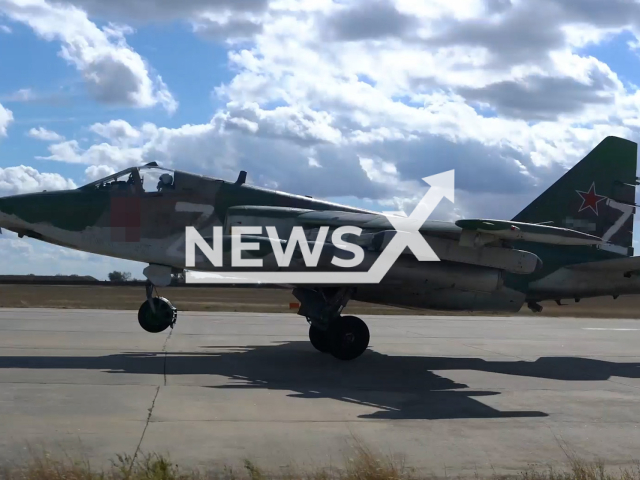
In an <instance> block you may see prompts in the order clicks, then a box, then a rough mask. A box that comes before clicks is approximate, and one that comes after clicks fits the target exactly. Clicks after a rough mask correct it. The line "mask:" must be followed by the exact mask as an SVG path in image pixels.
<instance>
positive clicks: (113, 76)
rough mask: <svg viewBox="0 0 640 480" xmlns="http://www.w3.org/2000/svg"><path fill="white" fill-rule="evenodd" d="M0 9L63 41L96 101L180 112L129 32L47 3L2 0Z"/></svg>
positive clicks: (63, 54) (41, 33)
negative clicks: (130, 40) (133, 44)
mask: <svg viewBox="0 0 640 480" xmlns="http://www.w3.org/2000/svg"><path fill="white" fill-rule="evenodd" d="M0 11H1V12H4V13H5V14H6V15H7V16H9V18H11V19H12V20H14V21H18V22H22V23H25V24H27V25H29V26H30V27H31V28H32V29H33V30H34V31H35V32H36V33H37V34H38V35H39V36H41V37H42V38H44V39H46V40H49V41H52V40H57V41H60V42H61V43H62V47H61V50H60V56H61V57H62V58H64V59H65V60H66V61H67V62H69V63H70V64H71V65H74V66H75V67H76V68H77V69H78V71H79V72H80V73H81V74H82V77H83V79H84V82H85V85H86V88H87V90H88V91H89V93H90V94H91V95H92V96H93V97H95V98H96V99H97V100H99V101H101V102H104V103H108V104H117V105H129V106H133V107H152V106H154V105H157V104H160V105H162V106H163V107H164V108H165V109H166V110H167V111H168V112H170V113H172V112H174V111H175V110H176V109H177V107H178V103H177V102H176V100H175V99H174V98H173V96H172V94H171V92H169V90H168V88H167V86H166V85H165V83H164V82H163V81H162V78H161V77H160V76H159V75H157V74H154V73H152V72H151V70H150V67H149V65H148V64H147V63H146V62H145V60H144V59H143V58H142V57H141V56H140V54H138V53H137V52H135V51H134V50H133V49H132V48H131V47H130V46H129V45H128V44H127V41H126V39H125V35H126V34H127V33H130V32H131V29H130V28H128V27H122V26H116V25H112V24H109V25H108V26H106V27H103V28H102V29H101V28H99V27H98V26H97V25H96V24H95V23H93V22H92V21H91V20H89V18H88V17H87V14H86V13H85V12H84V11H83V10H80V9H79V8H77V7H74V6H71V5H69V4H61V3H48V2H46V1H45V0H0Z"/></svg>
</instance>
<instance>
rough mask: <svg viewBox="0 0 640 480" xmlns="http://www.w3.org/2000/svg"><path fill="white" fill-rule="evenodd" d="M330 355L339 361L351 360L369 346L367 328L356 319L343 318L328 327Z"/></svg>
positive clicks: (351, 317) (350, 317)
mask: <svg viewBox="0 0 640 480" xmlns="http://www.w3.org/2000/svg"><path fill="white" fill-rule="evenodd" d="M328 333H329V341H330V342H331V350H330V353H331V355H333V356H334V357H336V358H337V359H339V360H353V359H355V358H358V357H359V356H360V355H362V354H363V353H364V351H365V350H366V349H367V347H368V346H369V338H370V336H369V328H368V327H367V324H366V323H364V322H363V321H362V320H361V319H359V318H358V317H353V316H350V315H348V316H345V317H341V318H340V319H339V320H336V321H335V322H333V323H332V324H331V326H330V327H329V331H328Z"/></svg>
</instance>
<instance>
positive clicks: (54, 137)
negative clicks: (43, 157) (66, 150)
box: [27, 127, 64, 142]
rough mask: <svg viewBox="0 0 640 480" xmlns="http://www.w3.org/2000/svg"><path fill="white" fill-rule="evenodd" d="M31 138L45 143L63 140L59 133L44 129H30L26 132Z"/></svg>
mask: <svg viewBox="0 0 640 480" xmlns="http://www.w3.org/2000/svg"><path fill="white" fill-rule="evenodd" d="M27 135H29V136H30V137H31V138H35V139H37V140H42V141H45V142H59V141H61V140H64V137H63V136H62V135H60V134H59V133H56V132H54V131H52V130H47V129H46V128H44V127H38V128H32V129H31V130H29V131H28V132H27Z"/></svg>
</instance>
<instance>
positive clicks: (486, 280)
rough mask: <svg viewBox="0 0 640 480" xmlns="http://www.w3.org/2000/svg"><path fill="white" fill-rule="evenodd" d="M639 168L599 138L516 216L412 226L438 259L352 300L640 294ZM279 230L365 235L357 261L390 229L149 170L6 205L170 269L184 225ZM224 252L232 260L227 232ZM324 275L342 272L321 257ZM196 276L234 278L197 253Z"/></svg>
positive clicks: (16, 224) (492, 306) (493, 303)
mask: <svg viewBox="0 0 640 480" xmlns="http://www.w3.org/2000/svg"><path fill="white" fill-rule="evenodd" d="M636 163H637V145H636V144H635V143H633V142H630V141H627V140H624V139H620V138H617V137H607V138H606V139H605V140H604V141H602V142H601V143H600V144H599V145H598V146H597V147H596V148H595V149H594V150H593V151H592V152H590V153H589V154H588V155H587V156H586V157H585V158H584V159H583V160H582V161H581V162H579V163H578V164H577V165H576V166H575V167H573V168H572V169H571V170H569V171H568V172H567V173H566V174H565V175H563V176H562V178H560V179H559V180H558V181H557V182H556V183H554V184H553V185H552V186H551V187H549V188H548V189H547V190H546V191H545V192H544V193H543V194H542V195H540V196H539V197H538V198H537V199H535V200H534V201H533V202H532V203H531V204H530V205H529V206H528V207H526V208H525V209H524V210H523V211H522V212H520V213H519V214H518V215H517V216H516V217H515V218H514V219H513V220H511V221H509V220H484V219H476V220H464V221H460V222H457V224H455V223H449V222H436V221H427V222H425V223H424V224H423V226H422V228H421V229H420V232H421V233H422V235H423V236H424V237H425V238H426V239H427V240H428V241H429V244H430V245H431V246H432V248H433V249H434V251H435V252H436V253H437V254H438V256H439V257H440V259H441V262H418V261H417V260H416V259H415V258H414V257H413V256H412V255H411V253H410V252H409V251H408V250H407V252H405V253H406V255H402V256H401V258H400V259H399V260H398V262H396V264H395V265H394V267H393V268H392V269H391V270H390V271H389V273H388V274H387V276H386V277H385V279H384V280H383V282H382V283H381V284H379V285H378V284H368V285H353V286H352V287H354V288H353V295H352V298H355V299H358V300H362V301H368V302H373V303H381V304H388V305H396V306H405V307H412V308H429V309H443V310H491V311H515V310H518V309H520V307H521V306H522V305H523V304H524V303H525V302H536V301H539V300H544V299H556V300H560V299H564V298H582V297H587V296H598V295H614V296H615V295H620V294H627V293H640V277H638V276H637V275H636V272H638V271H640V262H638V259H639V258H640V257H632V255H633V248H632V239H633V215H634V213H635V186H636ZM273 224H277V226H278V233H279V235H280V238H288V237H287V234H288V233H290V231H291V229H292V228H293V227H294V226H301V227H303V228H304V229H305V231H306V232H307V233H308V235H309V238H310V240H312V241H313V240H314V238H315V237H314V235H315V234H316V233H317V230H318V228H319V227H320V226H328V227H329V228H331V229H334V228H337V227H339V226H343V225H353V226H357V227H360V228H362V231H363V232H362V233H363V235H362V238H363V239H365V240H366V242H368V243H366V242H365V243H366V246H367V255H366V259H367V262H368V263H366V262H365V264H364V265H365V266H366V265H370V264H371V262H373V261H375V259H376V258H377V255H379V252H380V249H381V248H383V247H384V245H385V244H386V243H385V242H387V241H388V235H393V234H394V233H395V232H394V230H393V226H392V224H391V223H390V222H389V221H388V220H387V218H386V217H385V216H384V215H381V214H379V213H377V212H373V211H368V210H364V209H359V208H353V207H349V206H345V205H339V204H336V203H331V202H326V201H322V200H318V199H313V198H310V197H306V196H300V195H292V194H288V193H284V192H278V191H274V190H269V189H264V188H259V187H255V186H251V185H247V184H245V183H244V181H243V180H242V176H241V177H240V179H239V181H236V182H227V181H223V180H220V179H216V178H210V177H206V176H202V175H195V174H191V173H188V172H182V171H173V170H167V169H163V168H160V167H158V166H157V165H156V164H149V165H146V166H142V167H132V168H129V169H126V170H124V171H122V172H119V173H117V174H114V175H111V176H109V177H106V178H104V179H101V180H98V181H96V182H92V183H90V184H88V185H85V186H83V187H80V188H78V189H75V190H66V191H57V192H42V193H33V194H27V195H16V196H11V197H5V198H0V227H2V228H4V229H8V230H12V231H15V232H17V233H18V234H19V235H25V236H29V237H32V238H36V239H40V240H42V241H45V242H49V243H53V244H57V245H62V246H65V247H69V248H74V249H78V250H82V251H87V252H91V253H96V254H100V255H107V256H111V257H117V258H123V259H128V260H134V261H138V262H143V263H148V264H150V265H154V266H162V267H166V268H168V269H184V268H185V267H186V265H185V227H187V226H193V227H195V228H196V229H197V230H198V231H199V232H200V233H201V235H202V236H203V238H205V239H207V238H210V237H211V232H212V228H213V227H214V226H220V227H223V230H224V232H225V234H229V233H230V228H231V227H232V226H236V225H247V226H249V225H251V226H254V225H257V226H267V225H273ZM594 238H595V241H594V240H593V239H594ZM580 239H581V241H584V242H585V243H587V244H583V245H580V244H579V240H580ZM262 240H264V241H261V242H259V243H260V249H259V250H257V251H253V252H251V251H246V252H244V253H243V256H245V257H247V258H248V257H260V258H263V259H265V265H266V267H265V268H272V269H278V266H277V264H276V263H275V262H274V259H273V252H272V250H271V249H270V243H269V242H268V241H267V238H266V237H263V238H262ZM572 242H573V243H572ZM567 243H569V244H567ZM327 246H328V247H329V248H331V247H332V246H331V245H327ZM224 250H225V255H228V253H229V250H230V242H229V241H228V238H227V239H226V240H225V242H224ZM334 250H335V249H333V250H332V251H334ZM294 257H296V256H295V255H294ZM296 258H297V257H296ZM323 258H324V257H323ZM612 262H613V263H612ZM318 268H320V269H323V268H324V269H328V270H332V271H335V270H337V268H336V267H332V266H331V265H329V264H328V263H327V262H323V261H321V262H320V264H319V267H318ZM195 269H196V270H203V271H220V272H226V271H230V270H231V269H230V268H226V267H225V268H217V267H214V266H213V265H211V264H210V263H208V262H207V261H206V259H205V258H204V257H202V256H199V259H198V262H197V264H196V267H195ZM312 287H313V286H306V287H305V288H312Z"/></svg>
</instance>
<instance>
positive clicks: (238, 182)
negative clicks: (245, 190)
mask: <svg viewBox="0 0 640 480" xmlns="http://www.w3.org/2000/svg"><path fill="white" fill-rule="evenodd" d="M246 181H247V172H245V171H244V170H241V171H240V174H239V175H238V179H237V180H236V185H244V182H246Z"/></svg>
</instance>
